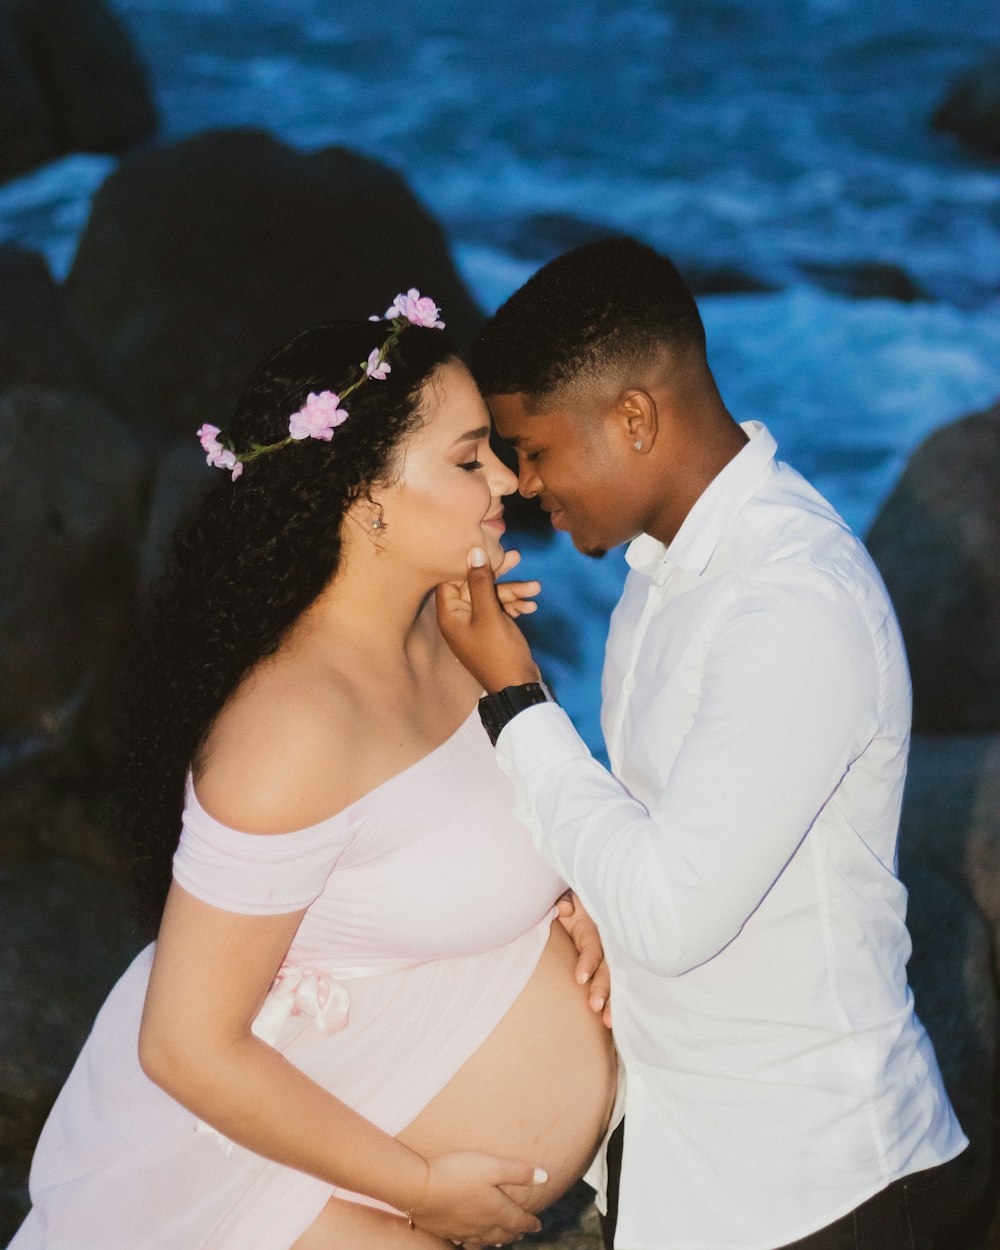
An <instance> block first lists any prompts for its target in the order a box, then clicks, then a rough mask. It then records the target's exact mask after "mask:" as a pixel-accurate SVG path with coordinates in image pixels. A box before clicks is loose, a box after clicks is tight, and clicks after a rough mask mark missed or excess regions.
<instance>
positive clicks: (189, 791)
mask: <svg viewBox="0 0 1000 1250" xmlns="http://www.w3.org/2000/svg"><path fill="white" fill-rule="evenodd" d="M478 712H479V706H478V703H477V704H476V705H474V706H473V708H472V711H471V712H470V713H469V715H468V716H466V718H465V719H464V720H463V721H462V722H461V724H460V725H459V726H458V727H457V728H456V729H455V730H454V731H453V732H452V733H450V734H449V735H448V737H447V738H445V739H444V741H443V742H439V743H438V745H437V746H436V747H432V748H431V750H430V751H428V752H427V754H426V755H421V756H420V758H419V759H417V760H414V761H413V763H412V764H407V766H406V767H405V768H403V769H401V770H400V771H399V772H398V773H393V775H392V776H391V777H386V779H385V780H384V781H380V782H379V784H378V785H377V786H374V787H373V788H372V789H371V790H369V791H368V792H367V793H366V794H362V795H361V797H360V798H357V799H355V800H354V801H353V802H351V803H348V804H347V806H346V807H343V808H341V809H340V811H339V812H334V813H333V814H332V815H330V816H325V817H324V818H323V819H322V820H319V821H316V823H315V824H312V825H305V826H303V827H302V828H301V829H290V830H288V831H287V832H285V833H250V832H248V831H247V830H241V829H234V828H233V827H232V825H225V824H223V823H222V821H221V820H216V818H215V817H214V816H213V815H212V814H211V813H210V812H209V811H207V810H206V809H205V808H204V807H203V806H202V805H201V802H200V800H199V798H198V794H197V791H196V790H195V787H194V775H193V773H192V771H191V769H190V768H189V769H188V771H187V775H186V779H185V800H184V812H185V818H186V816H187V813H188V810H189V809H191V808H193V809H194V811H195V812H196V813H197V815H198V816H199V817H201V818H202V819H204V820H206V821H207V822H208V823H209V824H211V825H213V826H214V827H215V828H216V829H222V830H225V831H226V832H228V833H232V834H236V835H238V836H239V837H250V838H267V839H272V838H295V837H308V836H309V834H313V833H317V834H318V833H321V832H324V831H325V830H327V829H328V828H329V827H330V825H332V824H334V823H336V822H338V821H342V820H345V819H347V817H348V816H350V815H351V814H352V813H353V811H354V809H355V808H357V807H359V806H361V805H362V804H365V803H368V802H370V801H371V800H373V799H375V798H376V797H377V796H381V795H382V794H384V793H385V792H386V791H387V790H389V789H392V788H394V787H395V786H396V785H397V784H399V783H401V782H402V781H404V780H407V779H409V778H411V777H412V776H413V774H414V773H416V772H418V771H423V769H424V768H425V767H426V766H428V765H429V764H430V763H432V762H437V761H438V760H440V759H442V758H443V757H444V756H445V755H447V754H449V749H450V748H452V747H454V745H455V744H456V742H457V741H458V739H459V738H460V737H462V735H463V734H464V732H465V731H466V730H467V729H468V727H469V726H470V725H471V724H472V723H473V721H475V722H476V723H477V724H478V721H479V715H478Z"/></svg>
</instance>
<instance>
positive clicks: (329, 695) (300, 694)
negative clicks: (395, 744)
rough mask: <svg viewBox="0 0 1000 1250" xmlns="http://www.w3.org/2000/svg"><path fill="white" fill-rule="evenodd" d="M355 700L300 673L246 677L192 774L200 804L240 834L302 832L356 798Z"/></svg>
mask: <svg viewBox="0 0 1000 1250" xmlns="http://www.w3.org/2000/svg"><path fill="white" fill-rule="evenodd" d="M358 704H359V701H358V698H357V696H356V694H355V692H353V691H352V689H351V687H350V685H349V683H348V682H346V681H337V680H329V679H327V680H322V681H317V680H316V679H315V677H314V676H311V675H310V674H309V672H308V671H306V672H296V671H294V670H293V671H290V672H289V671H285V672H282V673H281V674H280V675H275V674H274V673H272V672H269V671H267V669H266V668H265V669H264V670H262V671H261V672H259V673H258V674H255V675H254V676H253V677H252V678H250V679H249V680H248V681H247V682H245V683H244V685H243V686H242V687H241V689H240V690H239V691H238V692H237V693H236V695H235V696H234V697H233V698H232V699H231V700H230V701H229V703H227V705H226V706H225V708H224V709H223V710H222V712H220V714H219V716H218V717H217V719H216V721H215V724H214V725H213V727H212V730H211V733H210V735H209V737H208V739H207V741H206V743H205V746H204V748H203V750H202V751H201V753H200V755H199V758H198V761H197V764H196V768H195V787H196V789H197V793H198V800H199V802H200V803H201V805H202V806H203V807H204V808H205V809H206V811H208V812H209V814H210V815H211V816H213V817H214V818H215V819H216V820H218V821H220V822H221V823H222V824H224V825H228V826H229V827H230V828H232V829H239V830H241V831H243V832H245V833H256V834H275V833H289V832H292V831H293V830H297V829H306V828H309V827H310V826H312V825H316V824H319V823H320V822H321V821H323V820H327V819H329V818H330V817H331V816H334V815H336V814H337V813H338V812H341V811H343V810H344V808H346V807H348V806H350V804H351V803H353V802H354V801H355V800H356V799H357V798H358V797H360V796H359V793H358V771H359V770H358V761H359V756H361V755H363V754H364V738H365V735H364V730H363V726H359V712H360V711H361V709H360V708H359V706H358Z"/></svg>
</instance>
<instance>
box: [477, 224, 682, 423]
mask: <svg viewBox="0 0 1000 1250" xmlns="http://www.w3.org/2000/svg"><path fill="white" fill-rule="evenodd" d="M664 347H666V348H668V349H670V350H671V351H672V352H673V353H674V354H675V355H676V357H677V358H678V359H681V358H684V357H687V356H688V355H690V354H697V356H699V357H700V358H701V359H702V360H704V357H705V329H704V326H703V325H702V321H701V316H700V314H699V312H698V307H697V305H696V304H695V302H694V297H693V296H692V294H691V292H690V290H689V289H688V286H687V283H686V282H685V281H684V279H683V278H682V277H681V275H680V274H679V273H678V272H677V269H676V268H675V267H674V265H673V264H672V262H671V261H670V260H668V259H667V258H666V257H665V256H660V255H659V254H658V253H657V252H654V251H653V249H652V248H651V247H646V246H645V245H644V244H642V243H639V242H637V241H636V240H635V239H629V238H614V239H603V240H601V241H600V242H598V243H588V244H586V245H584V246H583V247H578V248H575V249H574V250H573V251H571V252H566V253H565V255H563V256H559V257H557V258H556V259H555V260H553V261H550V262H549V264H547V265H545V266H544V267H543V268H542V269H540V270H539V271H538V272H537V273H536V274H535V275H534V277H532V278H530V279H529V280H528V281H527V282H526V283H525V284H524V286H523V287H521V289H520V290H519V291H515V293H514V294H513V295H512V296H511V297H510V299H509V300H507V302H506V303H505V304H503V305H502V306H501V307H500V308H499V309H498V310H497V312H496V313H495V314H494V315H493V317H491V318H490V320H489V321H488V322H487V323H486V326H485V328H484V330H483V332H482V334H481V335H480V337H479V339H478V340H477V341H476V343H475V344H474V346H473V348H472V351H471V352H470V356H469V366H470V368H471V370H472V373H473V375H474V377H475V379H476V382H477V383H478V384H479V388H480V390H481V391H482V392H483V394H484V395H509V394H514V393H517V392H520V393H522V394H524V395H525V396H526V398H527V399H528V400H529V401H533V402H535V403H537V402H538V401H540V400H542V399H544V398H546V397H548V396H551V395H553V394H554V393H555V392H556V391H558V390H560V389H562V388H563V387H565V386H567V385H569V384H573V383H576V382H580V381H586V380H587V379H594V380H596V379H598V378H600V377H602V376H605V375H607V374H608V373H609V372H611V371H612V370H622V369H628V368H630V367H635V366H643V365H646V364H648V363H649V362H650V361H651V360H652V359H654V358H655V356H656V355H657V354H658V353H659V352H660V351H662V349H663V348H664Z"/></svg>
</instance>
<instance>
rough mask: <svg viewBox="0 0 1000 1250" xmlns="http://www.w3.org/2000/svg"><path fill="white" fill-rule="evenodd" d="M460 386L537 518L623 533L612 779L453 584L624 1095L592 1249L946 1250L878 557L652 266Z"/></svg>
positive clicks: (606, 269) (539, 310)
mask: <svg viewBox="0 0 1000 1250" xmlns="http://www.w3.org/2000/svg"><path fill="white" fill-rule="evenodd" d="M472 367H473V372H474V373H475V375H476V377H477V380H478V382H479V384H480V387H481V389H482V390H483V392H484V394H485V395H486V396H487V399H488V402H489V404H490V406H491V408H492V411H493V414H494V418H495V421H496V426H497V429H498V431H499V433H500V434H501V435H502V437H503V438H505V439H506V440H507V442H508V443H510V444H511V445H512V446H513V447H514V448H515V449H516V452H517V457H518V462H519V472H520V489H521V492H522V494H524V495H527V496H536V497H538V498H539V499H540V501H541V504H542V507H543V508H545V509H546V510H547V511H548V512H549V513H550V514H551V518H552V524H553V525H554V526H555V527H556V528H557V529H561V530H565V531H567V532H568V533H569V534H570V535H571V536H572V539H573V542H574V543H575V545H576V546H577V547H578V548H579V549H580V550H581V551H583V552H585V553H586V554H588V555H591V556H600V555H603V554H604V552H606V551H607V550H608V549H609V548H611V547H614V546H616V545H618V544H620V543H623V542H626V541H629V540H631V545H630V546H629V549H628V553H627V560H628V563H629V565H630V569H631V571H630V573H629V576H628V580H627V582H626V585H625V589H624V592H623V595H622V598H621V601H620V602H619V604H618V606H617V608H616V609H615V612H614V615H613V618H612V623H611V631H610V635H609V638H608V645H607V655H606V662H605V669H604V677H603V708H602V723H603V728H604V735H605V740H606V743H607V748H608V754H609V758H610V761H611V768H612V771H611V772H608V771H607V770H605V769H604V768H603V767H602V766H601V765H599V764H598V763H597V762H596V761H594V760H593V759H592V757H591V755H590V753H589V751H588V750H587V748H586V746H585V745H584V743H583V742H582V741H581V740H580V738H579V737H578V735H577V734H576V732H575V731H574V729H573V727H572V725H571V724H570V722H569V720H568V718H567V717H566V715H565V714H564V713H563V712H562V710H561V709H560V708H559V707H558V705H557V704H555V703H554V702H551V701H549V697H548V693H547V691H545V689H544V687H542V686H540V685H539V684H538V682H539V674H538V670H537V668H536V666H535V664H534V661H533V660H532V658H531V654H530V651H529V649H528V646H527V644H526V642H525V640H524V638H523V635H522V634H521V633H520V631H519V630H518V629H517V626H516V625H515V624H514V623H513V621H512V620H510V618H509V617H507V616H506V615H505V614H504V613H503V612H502V611H501V609H500V607H499V605H498V603H497V600H496V595H495V593H494V590H493V586H492V581H491V575H490V573H489V569H488V568H487V567H486V565H485V563H484V560H483V557H482V554H481V553H479V552H473V553H472V554H471V567H470V572H469V582H468V584H467V585H466V586H462V587H458V586H446V587H441V588H440V590H439V593H438V609H439V618H440V621H441V626H442V629H443V630H444V632H445V635H446V637H447V638H448V641H449V643H450V644H451V646H452V648H453V649H454V651H455V653H456V654H457V655H458V657H459V658H460V659H461V660H462V661H463V662H464V663H465V664H466V666H467V667H468V668H469V669H470V670H471V671H472V672H473V673H474V674H475V675H476V676H477V677H478V679H479V680H480V681H481V683H482V685H483V687H484V689H485V690H486V691H487V692H488V693H487V696H486V698H484V700H483V702H482V704H481V711H482V714H483V720H484V723H485V724H486V726H487V729H488V730H489V731H490V733H491V736H492V737H493V738H494V740H495V741H496V743H497V759H498V762H499V765H500V767H501V768H502V769H503V770H504V771H505V772H506V773H507V774H509V776H510V777H511V778H512V779H513V782H514V784H515V788H516V794H517V803H518V813H519V816H520V817H521V819H522V820H523V821H524V822H525V823H526V824H527V825H528V826H529V828H530V829H531V830H532V832H533V835H534V837H535V840H536V843H537V845H538V848H539V850H540V851H541V852H542V854H543V855H545V856H546V857H547V858H548V860H549V861H550V862H551V863H552V864H553V866H554V867H555V868H556V869H557V870H558V871H559V872H560V873H561V874H562V875H563V877H564V878H565V880H566V881H567V882H568V883H569V884H570V885H571V886H572V887H573V889H574V890H575V891H576V894H577V895H578V897H579V899H580V900H581V901H582V903H583V905H584V907H585V908H586V909H587V910H588V911H589V912H590V913H591V915H592V916H593V917H594V919H595V920H596V921H597V924H598V927H599V929H600V931H601V936H602V938H603V940H604V944H605V949H606V953H607V958H608V963H609V965H610V968H611V974H612V994H613V1013H614V1027H615V1036H616V1039H617V1042H618V1047H619V1050H620V1053H621V1056H622V1060H623V1063H624V1067H625V1069H626V1072H627V1088H626V1096H625V1118H624V1125H623V1129H624V1145H623V1159H622V1163H621V1179H620V1193H619V1194H618V1199H617V1203H618V1209H617V1235H615V1233H614V1230H613V1228H607V1229H606V1236H608V1244H609V1245H611V1244H612V1240H611V1238H614V1240H613V1244H614V1245H616V1246H617V1247H619V1250H695V1248H698V1250H737V1248H740V1250H751V1248H753V1250H770V1248H772V1247H786V1246H795V1247H800V1248H803V1250H804V1248H806V1247H808V1250H842V1248H844V1247H851V1248H856V1250H861V1248H862V1247H864V1248H865V1250H897V1248H898V1250H903V1248H904V1247H905V1248H906V1250H911V1248H912V1247H913V1246H914V1245H920V1246H924V1245H927V1246H932V1245H933V1246H946V1247H947V1250H955V1243H954V1240H953V1239H952V1238H950V1237H949V1236H948V1233H949V1231H950V1232H953V1231H954V1225H953V1223H951V1222H950V1221H951V1220H952V1217H951V1216H950V1215H949V1213H948V1210H949V1209H948V1201H947V1193H948V1191H949V1189H950V1188H951V1187H954V1185H955V1184H956V1183H957V1182H956V1180H955V1173H956V1171H957V1170H958V1166H959V1165H957V1164H949V1161H951V1160H954V1159H956V1157H957V1156H959V1154H960V1153H961V1152H962V1151H963V1150H964V1148H965V1146H966V1145H967V1141H966V1138H965V1137H964V1135H963V1133H962V1130H961V1128H960V1126H959V1124H958V1122H957V1120H956V1119H955V1116H954V1114H953V1112H952V1109H951V1106H950V1104H949V1102H948V1098H947V1095H946V1094H945V1091H944V1088H943V1086H942V1083H941V1078H940V1074H939V1071H938V1067H937V1062H936V1060H935V1057H934V1052H933V1049H932V1047H931V1044H930V1042H929V1040H928V1038H927V1036H926V1034H925V1032H924V1030H923V1027H922V1026H921V1024H920V1023H919V1021H918V1020H917V1018H916V1016H915V1015H914V1011H913V1000H912V995H911V994H910V991H909V989H908V986H907V983H906V971H905V965H906V960H907V958H908V956H909V953H910V943H909V937H908V935H907V931H906V927H905V920H904V918H905V906H906V892H905V890H904V888H903V887H902V885H901V884H900V883H899V881H898V879H897V877H896V835H897V826H898V819H899V810H900V802H901V797H902V789H903V780H904V774H905V767H906V753H907V746H908V740H909V721H910V687H909V678H908V674H907V669H906V661H905V657H904V653H903V647H902V642H901V639H900V636H899V631H898V627H897V624H896V620H895V617H894V615H893V612H892V608H891V606H890V604H889V602H888V599H887V596H886V592H885V589H884V587H883V585H882V582H881V579H880V578H879V576H878V573H877V572H876V570H875V568H874V566H873V564H872V563H871V560H870V559H869V557H868V555H867V553H866V552H865V550H864V548H863V547H862V546H861V544H860V543H859V542H858V540H857V539H856V538H855V537H854V536H853V535H852V534H851V533H850V531H849V530H848V528H847V527H846V525H845V524H844V522H843V521H842V520H841V519H840V517H838V516H837V514H836V513H835V512H834V511H833V509H832V508H831V507H830V505H829V504H828V503H827V502H826V501H825V500H824V499H823V498H821V496H819V495H818V494H817V493H816V491H815V490H813V489H812V487H810V486H809V484H808V483H807V482H805V481H804V480H803V479H802V478H801V477H800V476H799V475H798V474H796V473H795V472H794V471H793V470H792V469H790V468H789V467H788V466H786V465H784V464H782V463H780V462H779V461H777V460H776V459H775V443H774V440H773V439H772V438H771V436H770V434H768V432H767V430H766V429H765V428H764V427H763V426H762V425H760V424H757V423H754V422H749V423H747V424H746V425H743V426H740V425H738V424H737V423H736V422H735V421H734V420H733V418H732V417H731V416H730V414H729V412H728V411H727V410H726V407H725V405H724V403H723V400H722V398H721V396H720V395H719V392H718V389H717V387H716V385H715V382H714V379H713V377H712V373H711V371H710V369H709V366H708V362H707V359H706V352H705V337H704V330H703V328H702V324H701V319H700V317H699V315H698V311H697V308H696V306H695V303H694V300H693V299H692V297H691V294H690V292H689V291H688V290H687V288H686V286H685V285H684V283H683V280H682V279H681V278H680V276H679V275H678V273H677V271H676V270H675V269H674V267H673V266H672V265H671V264H670V262H669V261H668V260H666V259H664V258H662V257H659V256H657V255H656V254H655V253H654V252H652V251H651V250H650V249H648V248H645V247H642V246H641V245H639V244H637V243H635V242H633V241H631V240H624V239H619V240H608V241H606V242H602V243H597V244H594V245H591V246H588V247H584V248H580V249H577V250H576V251H574V252H571V253H569V254H568V255H566V256H563V257H560V258H559V259H558V260H556V261H554V262H552V263H551V264H550V265H548V266H546V267H545V268H544V269H542V270H541V271H540V272H539V273H538V274H536V275H535V277H534V278H532V279H531V281H530V282H528V283H527V284H526V285H525V286H524V287H523V288H522V289H521V290H520V291H518V292H517V293H516V294H515V295H514V296H513V297H512V298H511V299H510V300H509V301H508V302H507V304H506V305H504V307H503V308H501V309H500V311H499V312H498V313H497V314H496V316H495V317H494V318H493V319H492V321H491V322H490V323H489V324H488V325H487V327H486V330H485V332H484V334H483V335H482V338H481V339H480V341H479V343H478V345H477V347H476V349H475V350H474V353H473V357H472ZM614 1181H615V1178H614V1177H613V1176H612V1178H611V1191H612V1198H613V1197H614V1188H615V1186H614ZM609 1215H610V1219H609V1221H608V1223H609V1224H612V1223H613V1221H614V1215H615V1213H614V1211H613V1210H612V1211H611V1212H610V1213H609ZM933 1227H940V1228H943V1229H944V1237H945V1240H944V1241H941V1240H937V1241H935V1240H933V1237H934V1232H933ZM914 1238H916V1239H917V1240H916V1241H914V1240H913V1239H914Z"/></svg>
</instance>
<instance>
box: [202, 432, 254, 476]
mask: <svg viewBox="0 0 1000 1250" xmlns="http://www.w3.org/2000/svg"><path fill="white" fill-rule="evenodd" d="M218 435H219V427H218V426H217V425H208V424H205V425H203V426H202V427H201V428H200V429H199V431H198V441H199V442H200V443H201V448H202V451H204V452H205V453H206V455H205V459H206V460H207V461H208V463H209V464H210V465H211V466H212V468H213V469H231V470H232V473H233V481H234V482H235V481H236V479H237V478H238V477H239V475H240V474H241V473H242V472H243V465H242V463H241V461H239V460H238V459H237V457H236V453H235V452H232V451H230V450H229V448H228V447H223V445H222V444H221V443H220V442H219V438H218Z"/></svg>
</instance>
